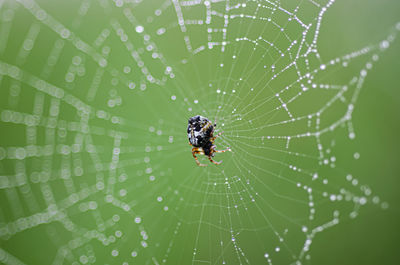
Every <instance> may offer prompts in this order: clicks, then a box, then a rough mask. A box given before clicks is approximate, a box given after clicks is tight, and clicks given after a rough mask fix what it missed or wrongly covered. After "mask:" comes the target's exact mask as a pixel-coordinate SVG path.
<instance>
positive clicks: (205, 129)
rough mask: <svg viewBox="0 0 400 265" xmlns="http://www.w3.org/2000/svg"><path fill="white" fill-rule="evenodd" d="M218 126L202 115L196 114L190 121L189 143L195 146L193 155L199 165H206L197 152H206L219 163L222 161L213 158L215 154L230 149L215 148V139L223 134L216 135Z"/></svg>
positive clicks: (188, 129) (188, 128) (210, 158)
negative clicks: (215, 131) (199, 158)
mask: <svg viewBox="0 0 400 265" xmlns="http://www.w3.org/2000/svg"><path fill="white" fill-rule="evenodd" d="M216 126H217V125H216V124H215V123H214V124H212V123H211V121H210V120H209V119H207V118H206V117H203V116H200V115H197V116H194V117H192V118H190V119H189V121H188V127H187V133H188V138H189V144H190V145H191V146H193V148H192V155H193V157H194V159H195V160H196V163H197V165H199V166H205V165H204V164H201V163H200V162H199V160H198V159H197V157H196V154H204V155H206V156H207V157H208V159H209V160H210V161H211V162H212V163H214V164H216V165H219V164H220V163H221V162H222V161H220V162H216V161H214V160H212V157H213V156H214V155H215V153H223V152H226V151H229V150H230V149H229V148H227V149H226V150H215V147H216V146H215V145H214V141H215V139H216V138H217V137H218V136H220V135H221V134H222V133H219V134H218V135H216V136H214V130H215V127H216Z"/></svg>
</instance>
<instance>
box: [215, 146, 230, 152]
mask: <svg viewBox="0 0 400 265" xmlns="http://www.w3.org/2000/svg"><path fill="white" fill-rule="evenodd" d="M226 151H232V150H231V148H230V147H228V148H226V149H225V150H215V149H214V153H225V152H226Z"/></svg>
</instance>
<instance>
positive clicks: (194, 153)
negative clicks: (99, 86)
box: [192, 147, 207, 167]
mask: <svg viewBox="0 0 400 265" xmlns="http://www.w3.org/2000/svg"><path fill="white" fill-rule="evenodd" d="M196 154H201V155H204V152H203V151H200V149H199V148H198V147H193V148H192V155H193V158H194V159H195V160H196V164H197V165H198V166H200V167H205V166H207V165H205V164H201V163H200V161H199V159H198V158H197V156H196Z"/></svg>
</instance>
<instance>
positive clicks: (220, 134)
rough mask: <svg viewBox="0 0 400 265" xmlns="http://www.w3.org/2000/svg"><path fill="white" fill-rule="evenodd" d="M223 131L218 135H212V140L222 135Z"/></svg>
mask: <svg viewBox="0 0 400 265" xmlns="http://www.w3.org/2000/svg"><path fill="white" fill-rule="evenodd" d="M222 133H223V132H220V133H218V134H217V135H216V136H214V137H212V138H211V142H214V141H215V139H217V138H218V137H219V136H221V135H222Z"/></svg>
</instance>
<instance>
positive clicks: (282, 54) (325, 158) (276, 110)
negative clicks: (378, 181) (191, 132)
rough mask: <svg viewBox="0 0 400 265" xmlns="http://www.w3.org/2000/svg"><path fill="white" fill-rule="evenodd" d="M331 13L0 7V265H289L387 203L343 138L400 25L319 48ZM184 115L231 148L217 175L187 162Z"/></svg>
mask: <svg viewBox="0 0 400 265" xmlns="http://www.w3.org/2000/svg"><path fill="white" fill-rule="evenodd" d="M335 4H336V3H334V1H332V0H331V1H312V0H308V1H306V0H304V1H272V0H271V1H268V0H259V1H256V0H249V1H222V0H211V1H201V0H193V1H179V0H171V1H170V0H167V1H140V0H131V1H128V0H126V1H122V0H114V1H105V0H101V1H90V0H84V1H68V3H64V2H62V1H57V2H51V1H47V2H46V1H32V0H20V1H16V2H14V1H1V2H0V6H1V9H0V19H1V24H0V54H1V60H0V82H1V88H2V89H1V92H0V93H1V96H0V100H1V105H0V106H1V117H0V118H1V136H2V137H1V147H0V172H1V173H0V174H1V176H0V196H1V201H2V204H1V208H0V209H1V211H0V238H1V249H0V261H1V262H2V263H5V264H91V263H99V264H303V263H308V262H309V261H308V260H310V259H311V255H310V254H309V252H310V249H311V248H312V246H313V240H314V238H315V237H317V236H318V234H320V233H323V232H324V231H325V230H326V229H329V228H331V227H333V226H336V225H338V224H340V222H342V220H347V219H353V218H356V217H357V215H358V214H359V211H360V209H361V208H362V207H365V206H366V205H377V206H378V207H380V208H383V209H385V208H387V207H388V204H387V203H386V202H385V201H383V200H382V199H381V198H380V197H379V194H375V193H374V192H373V190H372V189H371V188H370V187H369V186H368V185H367V184H366V183H362V181H361V180H360V179H359V177H357V176H353V174H352V172H351V171H350V170H347V169H346V168H348V167H347V166H346V165H347V163H348V161H352V160H354V159H355V160H356V159H358V158H359V153H357V151H356V150H349V149H348V148H347V147H346V146H347V145H349V143H351V141H352V140H353V139H354V138H355V137H356V133H355V131H354V129H353V124H352V114H353V111H354V110H355V108H356V104H357V99H358V96H359V93H360V90H361V89H362V86H363V83H364V81H365V78H366V77H367V75H368V73H369V72H370V71H372V69H373V66H374V64H375V63H376V62H377V61H378V60H379V58H380V55H381V53H382V52H384V51H386V50H387V49H388V48H389V47H390V45H391V44H392V43H393V42H394V40H395V38H396V35H397V32H398V30H400V26H399V25H400V24H397V26H395V27H394V28H393V29H388V30H387V34H386V33H385V35H386V36H384V35H383V37H382V39H381V40H379V39H376V40H375V41H374V42H373V43H370V44H369V45H367V46H362V45H360V46H359V48H357V49H354V50H351V51H348V52H343V53H341V54H339V55H338V54H335V52H336V51H333V52H332V53H329V52H328V50H329V47H325V46H324V45H322V46H321V45H320V39H321V35H323V34H324V31H323V30H324V27H323V24H324V22H325V20H326V17H325V16H326V14H327V13H328V12H329V10H330V9H331V8H332V7H333V6H334V5H335ZM21 21H23V22H21ZM324 36H327V35H324ZM322 47H323V48H322ZM330 54H334V56H330ZM197 114H200V115H203V116H205V117H208V118H210V119H211V120H213V121H215V122H216V123H217V132H223V134H222V136H221V137H219V138H218V139H217V140H216V145H217V147H218V149H223V148H226V147H230V148H231V149H232V152H228V153H224V154H217V155H216V157H215V160H216V161H219V160H223V163H222V164H221V165H220V166H214V165H212V164H209V166H208V167H206V168H200V167H197V166H196V165H195V163H194V160H193V158H192V156H191V155H190V146H189V145H188V143H187V138H186V137H187V136H186V133H185V130H186V126H187V124H186V123H187V119H188V118H189V117H191V116H194V115H197ZM201 159H204V157H201ZM204 162H206V160H204ZM38 242H40V244H37V243H38ZM16 246H18V247H16ZM24 248H29V249H30V250H32V251H29V252H27V251H25V250H24Z"/></svg>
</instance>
